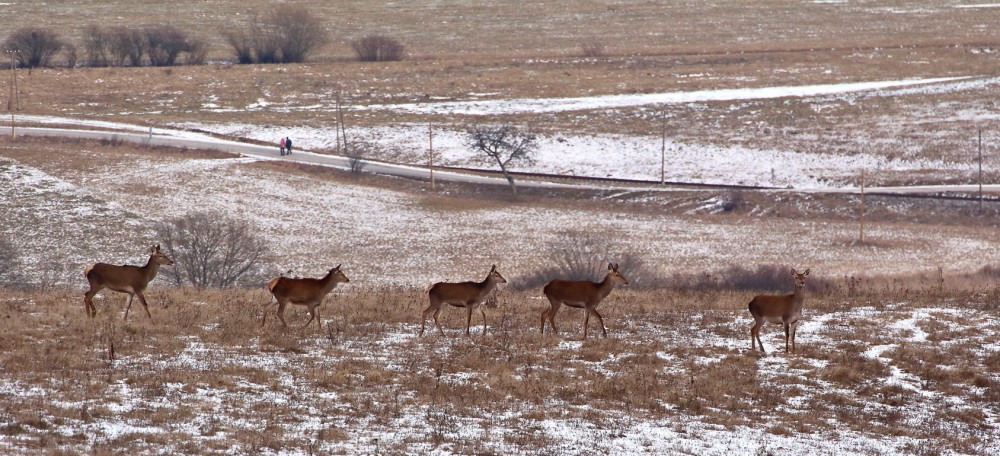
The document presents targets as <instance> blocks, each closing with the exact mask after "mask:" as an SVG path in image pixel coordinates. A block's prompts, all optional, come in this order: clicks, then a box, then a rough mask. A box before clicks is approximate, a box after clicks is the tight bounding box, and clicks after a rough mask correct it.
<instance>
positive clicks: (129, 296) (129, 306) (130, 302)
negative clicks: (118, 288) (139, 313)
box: [125, 293, 135, 321]
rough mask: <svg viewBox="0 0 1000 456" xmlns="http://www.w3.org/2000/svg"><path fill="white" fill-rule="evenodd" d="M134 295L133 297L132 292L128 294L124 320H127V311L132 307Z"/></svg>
mask: <svg viewBox="0 0 1000 456" xmlns="http://www.w3.org/2000/svg"><path fill="white" fill-rule="evenodd" d="M134 297H135V295H134V294H132V293H129V294H128V305H127V306H125V321H128V311H129V310H130V309H132V298H134Z"/></svg>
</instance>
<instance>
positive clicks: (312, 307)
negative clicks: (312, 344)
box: [301, 306, 322, 329]
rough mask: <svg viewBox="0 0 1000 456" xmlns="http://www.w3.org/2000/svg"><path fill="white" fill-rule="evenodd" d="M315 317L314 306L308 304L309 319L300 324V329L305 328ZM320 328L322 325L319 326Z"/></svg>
mask: <svg viewBox="0 0 1000 456" xmlns="http://www.w3.org/2000/svg"><path fill="white" fill-rule="evenodd" d="M315 319H316V306H309V321H307V322H306V324H304V325H302V328H301V329H306V328H308V327H309V323H312V322H313V320H315ZM320 328H321V329H322V327H320Z"/></svg>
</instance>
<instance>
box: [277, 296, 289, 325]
mask: <svg viewBox="0 0 1000 456" xmlns="http://www.w3.org/2000/svg"><path fill="white" fill-rule="evenodd" d="M287 304H288V303H287V302H281V301H278V311H277V312H275V314H276V315H277V316H278V320H281V324H282V325H284V326H285V327H286V328H287V327H288V322H286V321H285V306H286V305H287Z"/></svg>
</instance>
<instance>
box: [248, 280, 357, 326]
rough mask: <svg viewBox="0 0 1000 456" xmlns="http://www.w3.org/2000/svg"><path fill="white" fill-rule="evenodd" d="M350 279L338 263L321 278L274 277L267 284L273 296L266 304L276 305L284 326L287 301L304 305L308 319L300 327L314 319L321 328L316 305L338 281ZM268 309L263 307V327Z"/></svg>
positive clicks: (321, 324) (320, 319) (344, 281)
mask: <svg viewBox="0 0 1000 456" xmlns="http://www.w3.org/2000/svg"><path fill="white" fill-rule="evenodd" d="M350 281H351V280H350V279H348V278H347V276H346V275H344V271H341V270H340V265H339V264H338V265H337V267H335V268H333V269H331V270H330V271H329V272H327V274H326V276H325V277H323V278H322V279H312V278H308V277H307V278H301V279H299V278H291V277H285V276H279V277H275V278H273V279H271V281H270V282H268V284H267V289H268V290H270V291H271V296H272V297H273V299H272V300H271V302H269V303H267V305H268V306H270V305H271V304H275V305H277V306H278V311H277V314H278V319H279V320H281V324H283V325H285V327H286V328H287V327H288V323H286V322H285V317H284V313H285V306H287V305H288V304H289V303H291V304H296V305H303V306H306V307H308V308H309V321H307V322H306V324H304V325H302V328H305V327H307V326H309V323H312V321H313V319H315V320H316V324H318V325H319V327H320V329H322V328H323V319H322V318H321V317H320V316H319V311H318V310H316V307H317V306H319V305H320V304H322V303H323V298H325V297H326V295H327V294H329V293H330V291H331V290H333V289H334V288H335V287H336V286H337V284H338V283H347V282H350ZM268 310H269V309H268V308H265V309H264V318H263V319H262V320H261V322H260V326H261V327H264V324H265V323H267V312H268Z"/></svg>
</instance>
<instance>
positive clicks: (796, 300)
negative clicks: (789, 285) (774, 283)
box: [792, 285, 806, 312]
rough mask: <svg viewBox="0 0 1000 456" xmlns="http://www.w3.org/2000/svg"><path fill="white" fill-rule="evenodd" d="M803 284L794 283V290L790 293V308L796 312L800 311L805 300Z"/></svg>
mask: <svg viewBox="0 0 1000 456" xmlns="http://www.w3.org/2000/svg"><path fill="white" fill-rule="evenodd" d="M805 288H806V287H805V285H796V286H795V292H793V293H792V309H794V310H795V311H796V312H801V311H802V303H803V302H805V300H806V291H805Z"/></svg>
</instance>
